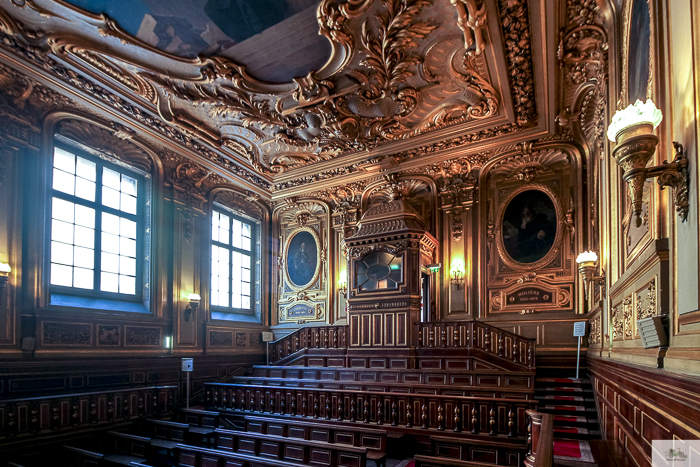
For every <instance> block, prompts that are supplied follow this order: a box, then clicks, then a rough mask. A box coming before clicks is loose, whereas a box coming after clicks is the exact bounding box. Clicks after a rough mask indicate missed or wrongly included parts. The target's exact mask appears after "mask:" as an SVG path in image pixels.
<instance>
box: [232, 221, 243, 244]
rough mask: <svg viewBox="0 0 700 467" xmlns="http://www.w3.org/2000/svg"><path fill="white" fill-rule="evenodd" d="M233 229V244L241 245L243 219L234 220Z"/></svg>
mask: <svg viewBox="0 0 700 467" xmlns="http://www.w3.org/2000/svg"><path fill="white" fill-rule="evenodd" d="M232 227H233V229H232V232H231V245H233V246H234V247H236V248H240V247H241V221H237V220H235V219H234V220H233V226H232Z"/></svg>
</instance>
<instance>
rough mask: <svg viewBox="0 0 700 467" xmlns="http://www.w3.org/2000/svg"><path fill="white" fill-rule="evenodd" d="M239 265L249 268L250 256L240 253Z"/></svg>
mask: <svg viewBox="0 0 700 467" xmlns="http://www.w3.org/2000/svg"><path fill="white" fill-rule="evenodd" d="M241 267H242V268H247V269H250V256H248V255H243V254H241Z"/></svg>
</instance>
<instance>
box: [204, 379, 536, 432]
mask: <svg viewBox="0 0 700 467" xmlns="http://www.w3.org/2000/svg"><path fill="white" fill-rule="evenodd" d="M205 395H206V396H205V397H206V399H205V406H206V407H207V408H208V409H210V410H214V409H216V410H224V411H225V410H234V411H242V412H248V413H270V414H281V415H290V416H297V417H307V418H315V419H318V418H328V419H333V420H349V421H350V422H361V423H364V424H374V425H387V426H404V427H407V428H412V427H413V426H414V422H415V424H416V428H417V429H424V430H439V431H443V430H452V431H455V432H471V433H472V434H482V435H490V436H498V435H507V436H510V437H516V436H522V437H524V436H525V435H526V433H527V414H526V411H527V410H528V409H530V408H535V407H536V404H537V402H536V401H533V400H524V399H494V398H489V397H460V396H450V395H432V394H408V393H382V392H379V393H374V392H363V391H349V390H342V391H339V390H334V389H319V388H293V387H292V388H290V387H279V386H264V385H250V384H226V383H207V384H205ZM256 396H258V397H256ZM261 400H262V402H260V401H261ZM291 401H294V404H291ZM287 407H290V409H289V410H288V409H287ZM291 407H295V408H296V407H302V409H301V412H298V411H297V410H296V409H293V410H292V409H291ZM307 407H310V408H311V409H310V410H309V411H308V412H307V409H306V408H307ZM414 414H415V415H414ZM418 414H419V415H418ZM462 414H469V415H470V416H468V417H467V416H462Z"/></svg>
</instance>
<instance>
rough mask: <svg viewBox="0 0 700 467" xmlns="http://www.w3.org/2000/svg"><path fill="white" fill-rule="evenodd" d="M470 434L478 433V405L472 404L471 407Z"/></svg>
mask: <svg viewBox="0 0 700 467" xmlns="http://www.w3.org/2000/svg"><path fill="white" fill-rule="evenodd" d="M472 433H473V434H477V433H479V404H477V403H476V402H474V406H473V407H472Z"/></svg>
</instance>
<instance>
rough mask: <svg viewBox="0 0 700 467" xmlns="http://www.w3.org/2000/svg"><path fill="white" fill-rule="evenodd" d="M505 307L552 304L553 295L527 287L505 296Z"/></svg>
mask: <svg viewBox="0 0 700 467" xmlns="http://www.w3.org/2000/svg"><path fill="white" fill-rule="evenodd" d="M506 303H507V305H513V306H515V305H544V304H547V305H549V304H552V303H554V295H553V294H552V293H551V292H550V291H548V290H544V289H540V288H538V287H527V288H524V289H519V290H516V291H515V292H513V293H509V294H507V295H506Z"/></svg>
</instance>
